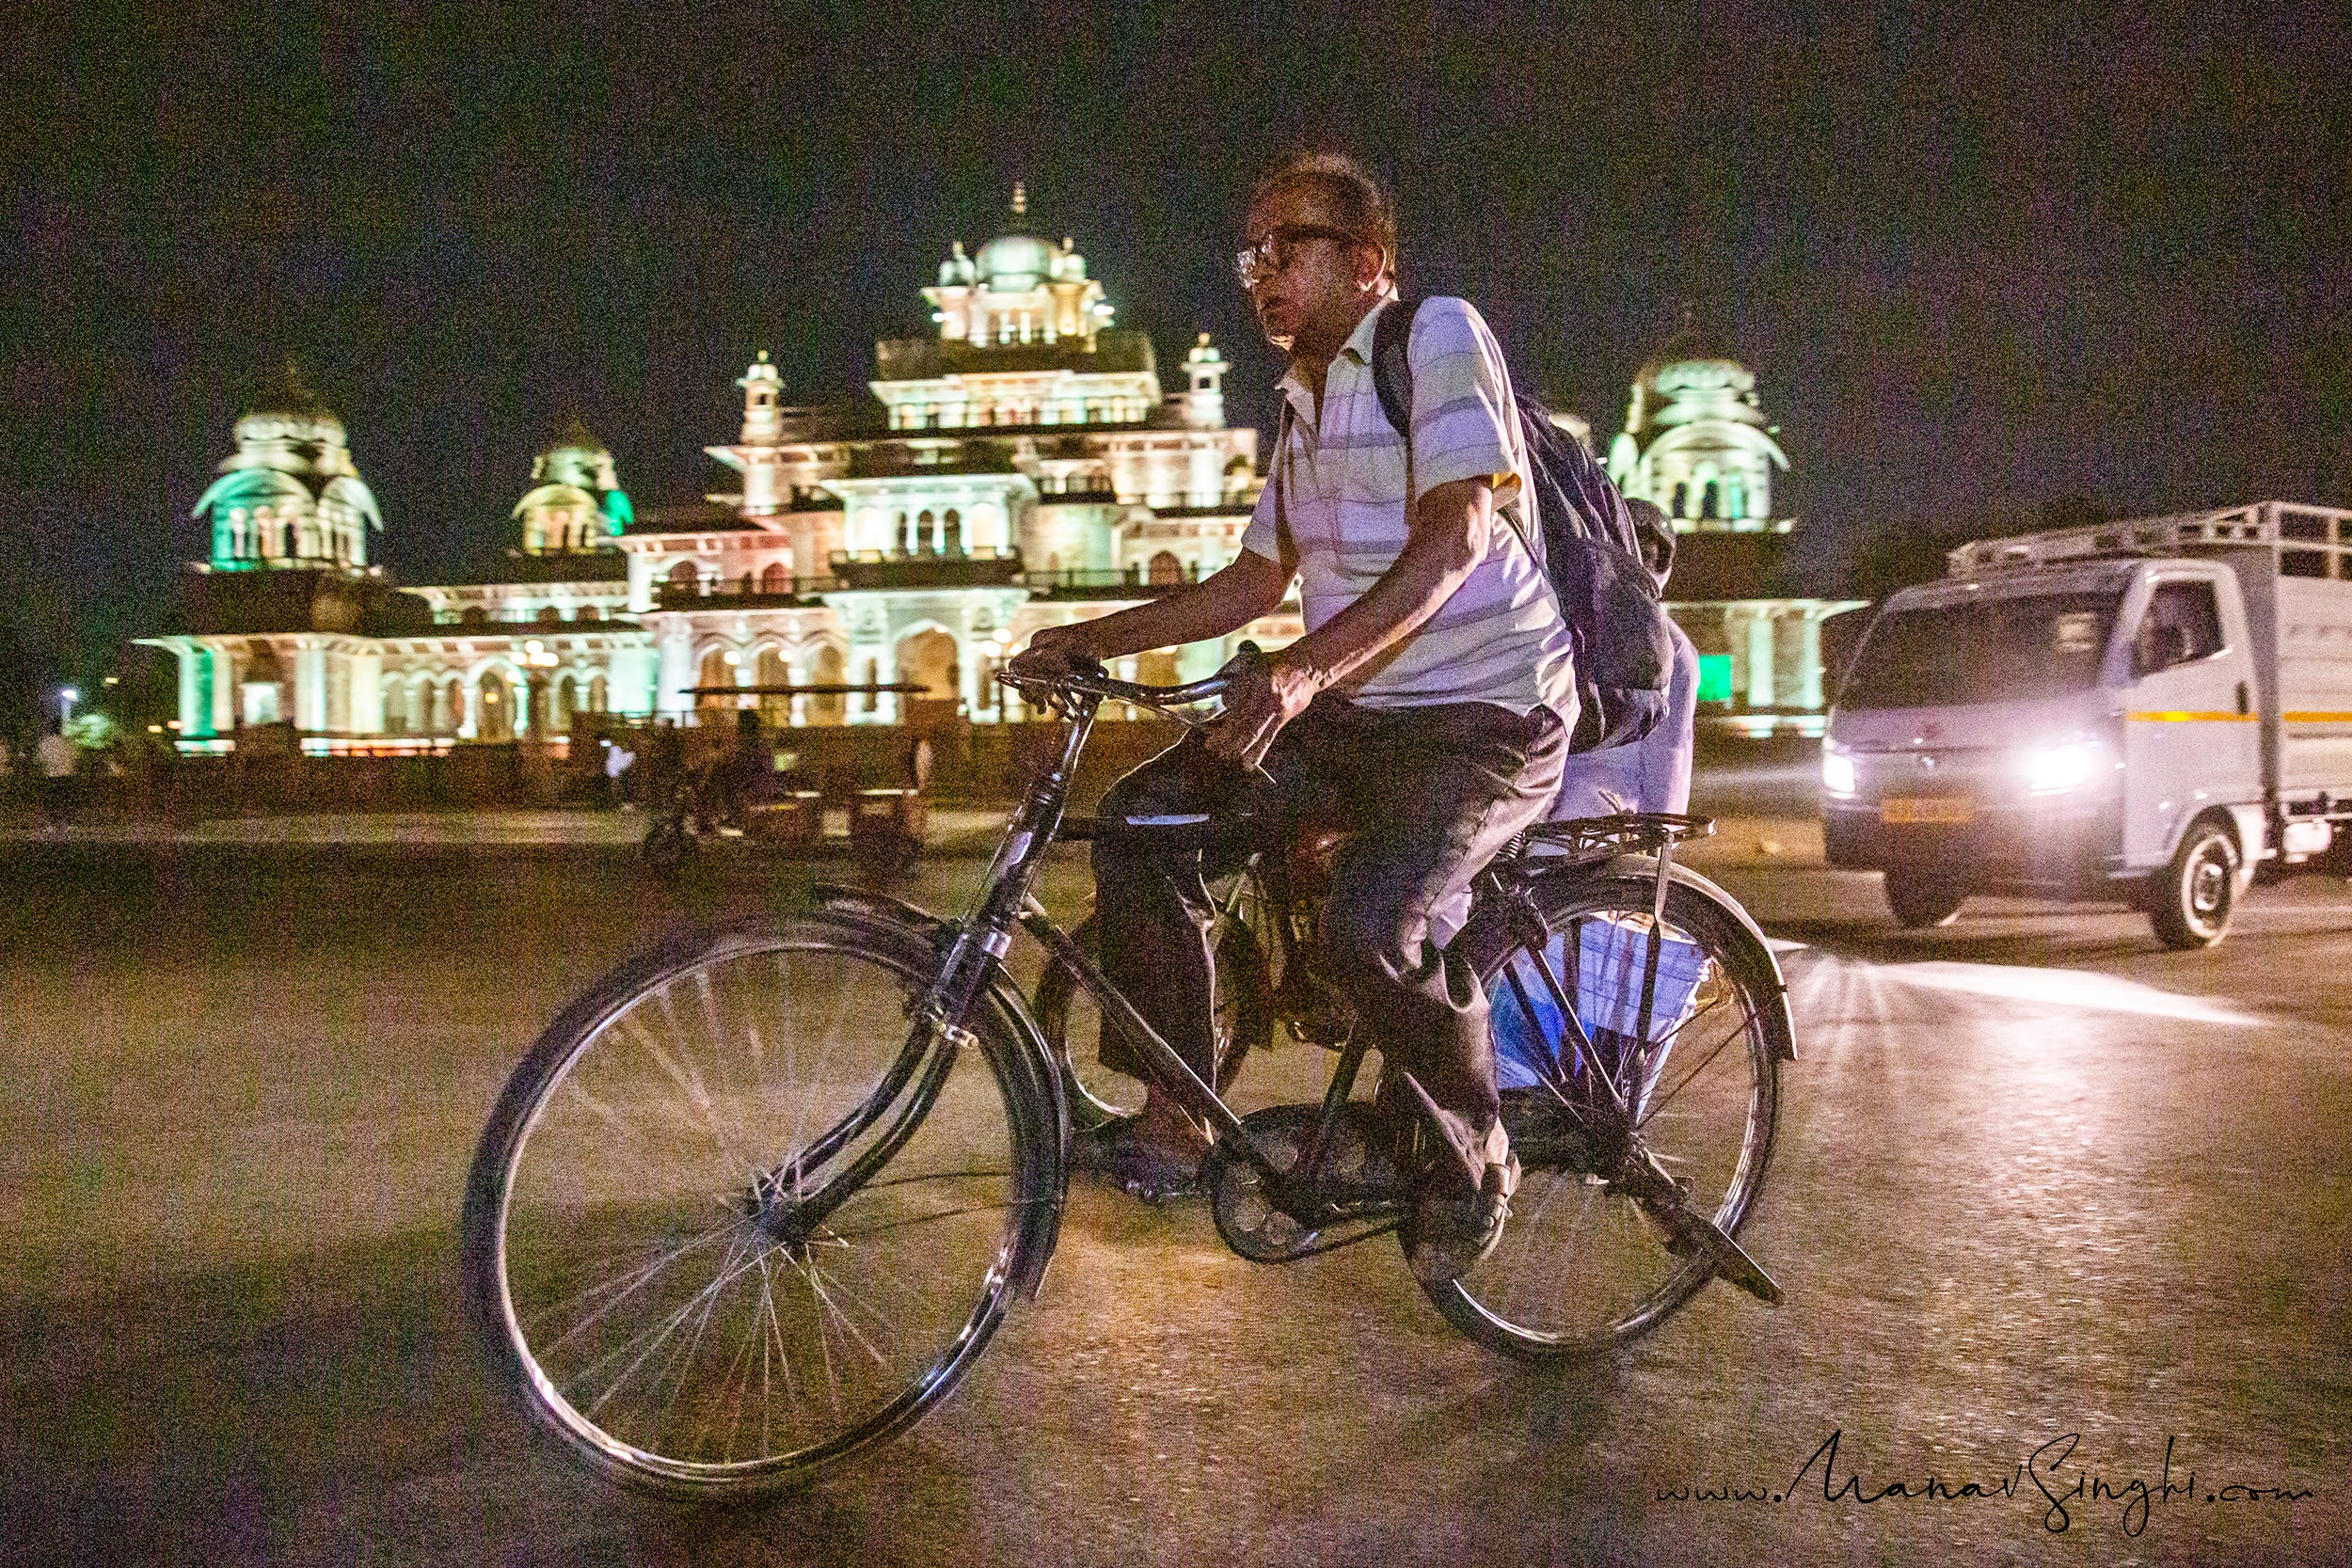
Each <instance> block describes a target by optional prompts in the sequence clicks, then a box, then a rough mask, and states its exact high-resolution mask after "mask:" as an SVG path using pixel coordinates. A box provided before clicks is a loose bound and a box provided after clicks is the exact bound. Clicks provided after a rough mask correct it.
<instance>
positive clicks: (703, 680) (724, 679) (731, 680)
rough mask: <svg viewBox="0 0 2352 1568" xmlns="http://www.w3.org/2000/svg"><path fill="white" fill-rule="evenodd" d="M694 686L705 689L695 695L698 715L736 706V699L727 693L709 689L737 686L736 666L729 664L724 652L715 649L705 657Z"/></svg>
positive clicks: (696, 673) (695, 676)
mask: <svg viewBox="0 0 2352 1568" xmlns="http://www.w3.org/2000/svg"><path fill="white" fill-rule="evenodd" d="M694 684H695V686H697V687H699V688H703V689H701V690H698V691H696V692H695V694H694V708H695V711H696V713H697V714H700V713H703V712H706V711H709V710H715V709H719V708H729V707H733V706H734V705H735V699H734V698H732V697H729V696H728V695H726V693H724V692H723V691H712V690H709V689H708V688H710V687H714V686H733V685H734V684H735V666H733V665H732V664H729V663H728V662H727V656H726V654H725V652H724V651H723V650H722V649H718V648H713V649H711V650H710V651H709V652H708V653H706V654H705V655H703V661H702V664H701V666H700V667H699V669H698V670H697V671H696V672H695V675H694ZM698 722H699V720H698Z"/></svg>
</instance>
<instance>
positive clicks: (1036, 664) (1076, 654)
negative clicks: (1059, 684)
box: [1005, 623, 1103, 681]
mask: <svg viewBox="0 0 2352 1568" xmlns="http://www.w3.org/2000/svg"><path fill="white" fill-rule="evenodd" d="M1102 668H1103V659H1102V656H1101V655H1100V654H1097V653H1096V652H1095V651H1094V642H1093V640H1092V639H1091V638H1089V636H1088V635H1087V628H1086V626H1085V625H1084V624H1083V623H1081V624H1080V625H1077V626H1044V627H1041V628H1040V629H1039V631H1038V633H1037V635H1036V636H1034V637H1032V638H1030V639H1029V645H1028V646H1027V647H1025V648H1024V649H1022V650H1021V651H1020V652H1019V653H1017V654H1015V655H1013V656H1012V657H1011V658H1010V659H1009V660H1008V661H1007V663H1006V665H1005V673H1006V674H1008V675H1009V676H1011V677H1012V678H1013V679H1014V680H1017V681H1021V680H1027V681H1057V680H1068V679H1069V678H1070V677H1071V676H1073V675H1087V674H1100V673H1102Z"/></svg>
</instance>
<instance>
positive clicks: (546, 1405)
mask: <svg viewBox="0 0 2352 1568" xmlns="http://www.w3.org/2000/svg"><path fill="white" fill-rule="evenodd" d="M939 961H940V956H939V952H938V950H937V948H936V947H935V946H933V945H932V944H930V943H929V942H925V941H923V940H922V939H921V938H920V937H919V936H918V935H915V934H912V933H909V934H902V935H901V934H893V933H890V932H887V931H882V930H877V929H873V928H869V927H864V926H852V925H850V924H847V923H842V922H837V921H833V920H829V919H826V918H824V917H822V916H818V915H788V916H782V917H771V916H755V917H751V918H748V919H743V920H738V921H734V922H730V923H728V924H726V925H723V926H719V927H711V928H707V929H705V930H700V931H695V932H691V933H688V934H686V935H684V936H681V937H678V938H676V939H674V940H673V941H671V942H665V943H663V944H662V945H661V946H660V947H659V948H657V949H655V950H654V951H653V952H651V953H648V954H646V955H644V956H643V957H641V958H637V959H635V960H632V961H631V962H629V963H628V964H625V965H623V966H622V967H621V968H620V969H618V970H616V971H614V972H613V973H612V974H610V975H608V976H607V977H606V978H605V979H604V980H603V981H602V982H600V983H599V984H598V985H597V986H596V987H595V988H593V989H592V990H590V991H588V992H587V993H586V994H585V995H583V996H582V997H581V998H580V1000H579V1001H578V1002H576V1003H574V1004H573V1006H571V1007H569V1008H568V1009H566V1010H565V1012H564V1014H563V1016H562V1017H560V1018H559V1019H557V1020H556V1022H554V1023H553V1024H551V1025H550V1026H549V1027H548V1030H547V1032H546V1033H545V1034H543V1035H542V1036H541V1037H540V1038H539V1040H538V1042H537V1043H536V1044H535V1045H534V1046H533V1047H532V1051H531V1053H529V1055H528V1056H527V1057H526V1058H525V1060H524V1061H523V1063H522V1065H521V1066H520V1067H519V1068H517V1069H516V1072H515V1074H514V1076H513V1078H512V1079H511V1081H510V1082H509V1083H508V1085H507V1087H506V1090H505V1093H504V1094H503V1095H502V1096H501V1100H500V1101H499V1104H498V1108H497V1110H496V1112H495V1113H494V1114H493V1116H492V1117H491V1119H490V1122H489V1125H488V1127H487V1128H486V1129H485V1132H484V1134H483V1138H482V1143H481V1146H480V1148H479V1150H478V1151H477V1153H476V1155H475V1158H474V1163H473V1166H472V1170H471V1172H470V1175H469V1180H468V1183H467V1194H466V1204H465V1212H464V1216H463V1219H462V1222H461V1227H460V1231H461V1240H462V1248H463V1258H462V1263H463V1273H464V1280H465V1288H466V1292H467V1296H468V1300H469V1309H470V1312H471V1316H472V1318H473V1321H474V1323H475V1326H476V1328H477V1329H478V1330H479V1332H480V1333H481V1334H482V1336H483V1337H484V1339H485V1344H486V1346H487V1349H488V1351H489V1354H490V1357H491V1361H492V1364H493V1366H494V1368H495V1369H496V1372H497V1375H498V1377H499V1379H500V1381H501V1383H502V1384H504V1386H506V1388H507V1390H508V1392H509V1393H510V1394H511V1395H512V1396H514V1397H515V1398H516V1399H517V1400H519V1401H520V1402H521V1403H522V1405H523V1407H524V1408H525V1410H526V1411H527V1413H528V1414H529V1416H530V1418H532V1422H533V1423H534V1425H535V1426H536V1427H537V1428H538V1429H539V1430H540V1431H541V1432H543V1433H547V1434H548V1435H549V1436H551V1437H552V1438H553V1439H555V1441H556V1442H557V1443H558V1445H559V1446H560V1447H561V1448H562V1449H564V1450H565V1451H566V1452H567V1453H568V1454H569V1455H571V1456H572V1457H573V1458H575V1459H576V1460H578V1461H580V1463H582V1464H583V1465H586V1466H587V1467H588V1468H589V1469H590V1470H592V1471H593V1472H595V1473H596V1474H598V1475H600V1476H602V1477H604V1478H605V1479H608V1480H611V1481H618V1482H621V1483H623V1484H625V1485H628V1486H630V1487H633V1488H635V1489H638V1490H640V1491H643V1492H647V1493H651V1494H654V1495H657V1496H660V1497H668V1498H672V1499H678V1500H691V1501H704V1502H709V1501H727V1500H736V1499H739V1498H744V1497H754V1496H758V1495H761V1494H765V1493H768V1492H772V1491H776V1490H779V1489H782V1488H786V1487H790V1486H794V1485H797V1484H801V1483H803V1482H804V1481H807V1480H809V1479H811V1478H812V1477H814V1476H815V1475H816V1474H817V1473H818V1471H820V1470H822V1469H823V1468H824V1467H825V1466H827V1465H831V1464H834V1463H836V1462H838V1461H841V1460H844V1459H847V1458H848V1457H849V1456H850V1455H851V1454H854V1453H856V1452H857V1451H859V1450H860V1449H864V1448H866V1447H867V1446H869V1445H870V1444H873V1443H875V1442H878V1441H880V1440H882V1438H885V1437H888V1436H890V1435H891V1434H893V1433H897V1432H899V1431H901V1430H903V1429H904V1428H906V1427H907V1426H909V1425H911V1424H912V1423H913V1422H914V1421H915V1420H916V1419H918V1418H921V1417H922V1416H923V1415H924V1414H925V1413H926V1412H927V1411H929V1410H930V1409H931V1408H933V1407H934V1406H936V1405H937V1404H938V1403H939V1402H940V1401H942V1400H943V1399H945V1398H946V1396H947V1394H948V1393H949V1392H950V1391H952V1390H953V1388H954V1387H955V1386H956V1385H957V1384H958V1383H959V1382H960V1381H961V1379H962V1378H963V1376H964V1375H965V1374H966V1373H968V1372H969V1371H970V1370H971V1368H972V1366H973V1363H974V1362H975V1360H976V1359H977V1356H978V1354H979V1353H980V1351H981V1350H982V1349H984V1348H985V1347H986V1345H987V1343H988V1341H989V1339H990V1338H991V1337H992V1336H993V1334H994V1332H995V1330H996V1327H997V1325H998V1324H999V1323H1000V1322H1001V1321H1002V1319H1003V1316H1004V1313H1005V1310H1006V1308H1007V1307H1008V1306H1009V1302H1010V1299H1011V1297H1012V1295H1013V1294H1014V1292H1015V1291H1016V1290H1017V1289H1019V1288H1020V1286H1021V1284H1022V1282H1024V1281H1030V1280H1034V1279H1035V1278H1036V1277H1037V1276H1038V1271H1039V1270H1040V1269H1041V1267H1042V1263H1043V1253H1044V1251H1045V1250H1046V1249H1049V1248H1050V1247H1051V1245H1052V1238H1053V1234H1054V1229H1055V1226H1054V1221H1055V1218H1056V1212H1057V1202H1058V1189H1059V1181H1060V1171H1059V1159H1060V1151H1059V1148H1058V1140H1057V1125H1056V1117H1055V1111H1054V1107H1053V1104H1052V1098H1051V1095H1052V1089H1051V1085H1050V1083H1048V1082H1046V1081H1045V1080H1043V1079H1042V1078H1041V1076H1040V1069H1039V1068H1038V1067H1037V1066H1036V1065H1034V1064H1032V1063H1031V1062H1030V1061H1029V1060H1028V1058H1027V1057H1026V1056H1025V1054H1024V1053H1023V1048H1021V1047H1020V1046H1019V1045H1018V1044H1017V1043H1016V1042H1014V1041H1013V1040H1011V1038H1010V1037H1009V1036H1008V1035H1007V1033H1006V1032H1005V1030H1004V1028H1003V1027H1002V1025H1001V1022H998V1021H996V1020H995V1019H994V1018H993V1015H992V1016H989V1017H983V1018H980V1019H976V1020H975V1021H974V1022H973V1024H972V1027H973V1030H974V1034H973V1036H972V1037H971V1038H970V1039H969V1040H968V1041H966V1042H964V1043H961V1044H960V1045H959V1046H958V1047H957V1048H956V1049H955V1050H954V1051H953V1052H952V1053H951V1054H948V1055H946V1058H945V1061H944V1065H942V1067H941V1069H940V1076H939V1080H938V1083H937V1085H936V1087H935V1092H933V1093H931V1095H930V1102H929V1104H928V1107H927V1108H926V1110H925V1111H924V1112H923V1114H921V1115H919V1116H918V1117H915V1118H914V1122H913V1128H912V1131H911V1132H909V1133H908V1135H907V1137H906V1140H905V1142H904V1143H903V1144H902V1145H899V1146H898V1147H896V1148H891V1149H888V1150H886V1151H884V1152H882V1155H881V1157H882V1158H884V1159H886V1160H887V1164H882V1165H880V1166H879V1167H878V1168H877V1169H876V1170H874V1171H872V1172H870V1173H868V1174H867V1177H866V1180H865V1181H864V1182H863V1183H861V1184H859V1185H857V1186H856V1187H855V1189H854V1190H853V1191H851V1192H850V1196H849V1198H848V1201H846V1202H845V1203H844V1204H843V1205H842V1206H841V1207H840V1208H839V1209H838V1210H836V1211H834V1212H833V1213H831V1214H830V1215H829V1216H826V1217H825V1219H824V1220H823V1222H822V1224H821V1225H819V1226H818V1227H817V1228H816V1231H815V1233H814V1234H812V1235H809V1236H807V1237H805V1238H804V1239H802V1240H800V1241H797V1242H796V1241H793V1240H790V1239H788V1238H785V1237H780V1236H779V1235H777V1234H775V1233H774V1231H773V1229H772V1226H773V1224H774V1223H775V1221H776V1220H777V1217H778V1216H779V1215H786V1214H788V1213H789V1212H791V1211H790V1209H789V1206H788V1203H787V1201H786V1198H787V1196H788V1195H789V1194H792V1193H804V1192H805V1191H807V1190H809V1189H811V1188H814V1187H816V1186H818V1185H821V1184H822V1181H823V1180H824V1178H825V1176H826V1175H827V1174H828V1173H830V1172H836V1171H839V1170H841V1169H842V1168H843V1167H844V1166H846V1165H848V1164H850V1163H851V1161H852V1159H853V1158H854V1157H855V1156H856V1155H858V1154H859V1153H861V1152H865V1151H873V1150H875V1149H876V1148H877V1147H878V1146H879V1145H880V1144H882V1142H883V1141H884V1138H883V1130H884V1129H886V1128H887V1127H888V1126H889V1125H890V1124H891V1121H892V1117H893V1113H895V1111H896V1110H898V1108H900V1107H902V1106H904V1105H905V1103H906V1101H907V1097H908V1096H909V1095H920V1094H921V1093H923V1092H924V1091H925V1090H926V1089H928V1088H930V1087H931V1085H930V1076H929V1071H930V1066H931V1064H932V1063H933V1061H934V1059H935V1058H938V1057H939V1056H940V1053H941V1052H942V1050H943V1048H942V1047H940V1046H939V1045H937V1044H936V1043H935V1042H934V1043H930V1044H929V1045H928V1046H926V1047H925V1048H924V1049H922V1050H920V1051H919V1052H918V1051H915V1050H914V1049H913V1048H912V1047H911V1046H910V1040H911V1039H914V1038H927V1037H914V1036H913V1035H911V1028H912V1025H911V1024H910V1022H909V1021H908V1017H907V1014H908V1011H909V1008H908V1006H906V1004H908V1003H911V1002H912V1000H913V999H914V998H915V997H918V996H920V995H921V994H922V993H923V991H924V990H925V989H926V988H927V987H928V985H929V984H930V980H931V978H932V976H933V975H934V974H936V972H937V967H938V964H939ZM894 998H895V999H897V1000H898V1002H899V1003H900V1004H901V1005H899V1006H893V1005H892V1001H893V999H894ZM828 1014H829V1015H830V1021H829V1022H828V1023H827V1024H826V1027H825V1032H824V1034H823V1036H822V1037H821V1038H818V1037H814V1032H813V1031H810V1030H804V1029H803V1028H802V1027H801V1026H802V1024H803V1021H813V1020H818V1019H822V1018H824V1017H825V1016H826V1015H828ZM803 1034H809V1035H811V1037H809V1038H806V1039H803V1038H802V1036H803ZM914 1063H919V1064H921V1067H922V1069H923V1071H922V1073H921V1074H919V1075H917V1076H914V1077H911V1078H909V1079H907V1080H906V1081H905V1082H903V1083H901V1085H900V1086H899V1087H898V1089H897V1090H896V1091H890V1090H889V1088H888V1085H890V1083H891V1081H892V1077H893V1073H894V1069H900V1068H903V1067H905V1066H907V1065H909V1064H914ZM845 1107H846V1109H845ZM876 1107H887V1109H884V1110H882V1111H880V1112H878V1113H877V1112H875V1109H874V1108H876ZM868 1114H872V1115H874V1116H875V1118H876V1119H874V1120H873V1121H872V1122H871V1124H870V1125H862V1124H861V1121H860V1119H859V1118H860V1117H862V1116H866V1115H868ZM820 1129H821V1130H820ZM837 1134H839V1135H841V1137H840V1140H839V1141H840V1144H841V1147H840V1148H833V1149H831V1150H830V1151H828V1146H829V1144H831V1143H832V1142H833V1141H834V1139H835V1137H836V1135H837ZM820 1156H821V1157H820ZM803 1166H807V1167H809V1168H808V1169H807V1170H803V1168H802V1167H803ZM877 1264H880V1265H882V1272H880V1273H878V1272H877V1268H876V1265H877ZM582 1281H584V1283H582ZM576 1287H577V1288H576ZM901 1336H903V1338H901ZM649 1364H650V1370H647V1369H648V1367H649ZM869 1368H870V1369H871V1370H869ZM641 1373H642V1374H643V1375H641ZM755 1379H756V1382H755Z"/></svg>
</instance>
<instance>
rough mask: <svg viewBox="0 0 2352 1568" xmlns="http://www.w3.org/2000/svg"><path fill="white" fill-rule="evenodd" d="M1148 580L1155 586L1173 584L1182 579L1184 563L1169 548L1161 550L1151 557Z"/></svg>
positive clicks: (1162, 586) (1163, 586)
mask: <svg viewBox="0 0 2352 1568" xmlns="http://www.w3.org/2000/svg"><path fill="white" fill-rule="evenodd" d="M1148 580H1149V581H1150V582H1151V583H1152V586H1153V587H1155V588H1166V587H1170V586H1173V585H1174V584H1176V583H1180V582H1182V581H1184V562H1181V561H1179V560H1177V559H1176V556H1175V553H1174V552H1173V551H1170V550H1162V551H1160V553H1159V554H1157V555H1155V556H1153V557H1152V565H1151V568H1150V577H1149V578H1148Z"/></svg>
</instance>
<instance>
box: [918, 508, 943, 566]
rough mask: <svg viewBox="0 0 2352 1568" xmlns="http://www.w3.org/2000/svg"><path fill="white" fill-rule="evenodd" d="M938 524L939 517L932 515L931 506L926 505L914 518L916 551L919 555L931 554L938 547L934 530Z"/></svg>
mask: <svg viewBox="0 0 2352 1568" xmlns="http://www.w3.org/2000/svg"><path fill="white" fill-rule="evenodd" d="M938 526H939V519H938V518H937V517H936V516H934V515H932V514H931V509H930V507H928V506H927V507H925V508H924V509H923V510H922V511H921V512H920V513H919V514H917V515H916V516H915V519H914V551H915V553H916V554H917V555H930V553H931V552H932V551H933V550H934V549H936V548H937V547H938V542H937V540H936V539H935V538H934V537H933V531H934V530H936V529H937V528H938Z"/></svg>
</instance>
